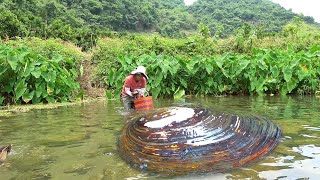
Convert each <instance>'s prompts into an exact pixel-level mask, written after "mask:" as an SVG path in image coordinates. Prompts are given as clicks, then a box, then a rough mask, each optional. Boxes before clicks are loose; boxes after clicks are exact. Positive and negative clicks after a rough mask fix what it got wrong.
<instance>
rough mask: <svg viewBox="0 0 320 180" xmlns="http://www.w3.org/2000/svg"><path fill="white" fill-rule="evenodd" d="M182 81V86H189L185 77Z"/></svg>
mask: <svg viewBox="0 0 320 180" xmlns="http://www.w3.org/2000/svg"><path fill="white" fill-rule="evenodd" d="M180 83H181V84H182V86H183V87H184V88H187V87H188V83H187V81H186V80H184V79H183V78H181V79H180Z"/></svg>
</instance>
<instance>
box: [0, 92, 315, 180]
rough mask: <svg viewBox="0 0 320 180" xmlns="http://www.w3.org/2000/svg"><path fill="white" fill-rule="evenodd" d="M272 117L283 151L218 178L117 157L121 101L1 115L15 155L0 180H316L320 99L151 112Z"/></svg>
mask: <svg viewBox="0 0 320 180" xmlns="http://www.w3.org/2000/svg"><path fill="white" fill-rule="evenodd" d="M199 104H201V105H202V106H205V107H211V108H215V109H218V110H224V111H227V112H231V113H232V112H234V113H237V114H258V115H262V116H266V117H269V118H271V119H272V120H273V121H274V122H276V123H277V124H278V125H279V126H280V127H281V128H282V131H283V138H282V140H281V141H282V142H281V143H280V145H278V146H277V148H276V149H275V150H274V151H273V152H272V153H271V154H270V155H269V156H267V157H266V158H264V159H262V160H260V161H258V162H257V163H255V164H253V165H251V166H249V167H246V168H242V169H238V170H234V171H232V172H226V173H223V174H212V173H207V174H192V175H186V176H178V177H168V176H164V175H158V174H152V173H148V172H141V171H139V170H136V169H133V168H131V167H130V166H128V165H127V164H126V163H125V162H124V161H123V160H122V159H121V158H120V156H119V154H118V152H117V138H118V136H119V134H120V131H121V129H122V127H123V125H124V123H125V122H126V120H127V119H128V116H126V115H125V114H124V113H123V112H122V107H121V103H120V102H119V101H106V102H94V103H89V104H83V105H81V106H80V105H77V106H70V107H61V108H58V109H53V110H34V111H31V112H28V113H22V114H19V115H16V116H14V117H9V118H4V117H0V144H7V143H12V144H13V152H12V153H11V154H10V155H9V157H8V159H7V161H6V162H5V164H3V165H1V166H0V179H1V180H2V179H108V180H109V179H129V180H135V179H199V178H202V179H245V178H247V179H300V178H302V179H303V178H309V179H319V178H320V98H314V97H213V98H206V99H186V100H180V101H173V100H162V101H156V102H155V105H156V107H165V106H176V105H199Z"/></svg>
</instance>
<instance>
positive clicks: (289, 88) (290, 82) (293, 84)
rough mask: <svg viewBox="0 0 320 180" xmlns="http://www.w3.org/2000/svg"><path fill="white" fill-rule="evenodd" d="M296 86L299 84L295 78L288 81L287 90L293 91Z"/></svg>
mask: <svg viewBox="0 0 320 180" xmlns="http://www.w3.org/2000/svg"><path fill="white" fill-rule="evenodd" d="M296 86H297V83H296V82H295V81H294V80H292V81H289V82H287V90H288V92H289V93H291V92H292V90H293V89H294V88H296Z"/></svg>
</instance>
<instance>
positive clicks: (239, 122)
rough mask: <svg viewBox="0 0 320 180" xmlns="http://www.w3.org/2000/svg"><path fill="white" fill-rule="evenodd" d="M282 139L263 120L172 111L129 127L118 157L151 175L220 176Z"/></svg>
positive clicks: (139, 119) (185, 109)
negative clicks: (201, 173) (155, 173)
mask: <svg viewBox="0 0 320 180" xmlns="http://www.w3.org/2000/svg"><path fill="white" fill-rule="evenodd" d="M280 137H281V130H280V128H279V127H278V126H277V125H276V124H274V123H273V122H272V121H270V120H268V119H266V118H261V117H255V116H252V117H241V116H237V115H232V114H227V113H221V112H215V111H213V110H209V109H206V108H189V107H170V108H163V109H157V110H155V111H152V112H149V113H147V114H145V115H142V116H139V117H136V118H134V119H133V120H132V121H130V122H129V123H127V124H126V125H125V127H124V129H123V131H122V134H121V136H120V139H119V151H120V154H121V156H122V157H123V158H124V159H125V160H126V161H127V162H128V163H129V164H131V165H132V166H134V167H137V168H140V169H146V170H150V171H153V172H158V173H166V174H186V173H198V172H209V171H210V172H222V171H227V170H230V169H232V168H236V167H241V166H244V165H247V164H249V163H251V162H253V161H255V160H257V159H259V158H261V157H263V156H264V155H266V154H267V153H269V152H270V151H272V150H273V149H274V148H275V146H276V145H277V143H278V142H279V139H280Z"/></svg>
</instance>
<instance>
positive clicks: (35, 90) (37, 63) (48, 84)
mask: <svg viewBox="0 0 320 180" xmlns="http://www.w3.org/2000/svg"><path fill="white" fill-rule="evenodd" d="M74 66H75V61H73V60H72V59H69V58H66V57H63V56H62V55H60V54H54V55H53V57H52V58H47V57H44V56H42V55H39V54H36V53H34V52H33V51H32V50H31V49H29V48H26V47H18V48H13V47H11V46H8V45H0V82H1V84H0V104H6V103H18V104H21V103H31V102H32V103H39V102H45V103H46V102H50V103H51V102H56V101H59V102H63V101H70V100H71V97H72V96H71V95H72V93H75V92H77V91H78V89H79V88H80V87H79V83H78V82H77V81H76V79H77V77H78V73H77V71H76V69H75V68H74Z"/></svg>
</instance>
